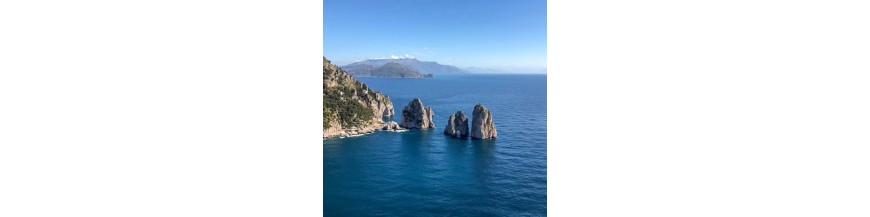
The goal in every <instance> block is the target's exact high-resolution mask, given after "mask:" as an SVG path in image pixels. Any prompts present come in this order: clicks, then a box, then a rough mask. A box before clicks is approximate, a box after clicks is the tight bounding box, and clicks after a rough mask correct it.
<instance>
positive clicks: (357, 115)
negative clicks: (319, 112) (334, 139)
mask: <svg viewBox="0 0 870 217" xmlns="http://www.w3.org/2000/svg"><path fill="white" fill-rule="evenodd" d="M392 113H393V108H392V102H390V99H389V97H387V96H384V95H383V94H381V93H378V92H377V91H373V90H371V89H369V88H368V86H366V85H365V84H363V83H361V82H359V81H357V80H356V79H354V78H353V77H351V75H350V74H348V73H347V72H345V71H344V70H341V69H340V68H338V67H337V66H335V65H332V64H331V63H330V62H329V60H327V59H326V58H323V129H324V130H326V129H328V128H330V127H333V126H332V123H334V122H336V121H337V122H338V123H339V124H340V125H341V128H343V129H347V128H351V127H363V126H366V125H368V124H371V123H372V121H373V120H375V119H377V118H380V117H381V116H382V115H392Z"/></svg>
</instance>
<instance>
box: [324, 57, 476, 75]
mask: <svg viewBox="0 0 870 217" xmlns="http://www.w3.org/2000/svg"><path fill="white" fill-rule="evenodd" d="M391 62H392V63H398V64H401V65H403V66H407V67H410V68H411V69H413V70H415V71H417V72H419V73H421V74H433V75H448V74H466V73H468V71H466V70H463V69H460V68H458V67H456V66H451V65H444V64H440V63H438V62H433V61H420V60H418V59H416V58H396V59H367V60H363V61H359V62H354V63H351V64H347V65H345V66H342V67H341V68H342V69H345V70H348V72H350V71H351V69H354V70H356V69H360V70H361V69H366V68H370V66H375V67H380V66H383V65H386V64H387V63H391ZM367 65H368V66H367Z"/></svg>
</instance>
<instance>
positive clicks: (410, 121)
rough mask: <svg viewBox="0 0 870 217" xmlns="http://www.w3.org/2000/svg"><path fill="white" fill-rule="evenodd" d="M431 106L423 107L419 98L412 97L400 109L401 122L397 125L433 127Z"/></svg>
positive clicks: (422, 127) (413, 127)
mask: <svg viewBox="0 0 870 217" xmlns="http://www.w3.org/2000/svg"><path fill="white" fill-rule="evenodd" d="M433 115H435V113H434V112H432V107H431V106H430V107H428V108H424V107H423V102H422V101H420V98H414V100H411V102H409V103H408V105H407V106H405V108H404V109H402V123H401V124H399V126H401V127H404V128H408V129H429V128H435V122H433V121H432V116H433Z"/></svg>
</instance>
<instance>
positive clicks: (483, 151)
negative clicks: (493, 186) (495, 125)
mask: <svg viewBox="0 0 870 217" xmlns="http://www.w3.org/2000/svg"><path fill="white" fill-rule="evenodd" d="M470 143H471V150H472V151H471V154H472V159H473V162H474V168H473V170H474V172H473V174H474V178H475V181H476V182H477V184H479V185H480V186H481V187H482V189H485V190H488V189H489V188H488V186H490V183H492V181H493V180H492V166H493V164H494V163H495V161H496V159H495V156H494V154H493V152H495V149H496V147H497V146H496V140H493V139H488V140H470Z"/></svg>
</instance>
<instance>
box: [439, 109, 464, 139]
mask: <svg viewBox="0 0 870 217" xmlns="http://www.w3.org/2000/svg"><path fill="white" fill-rule="evenodd" d="M444 134H447V135H450V136H453V137H456V138H465V137H468V118H467V117H465V114H463V113H462V111H457V112H456V114H452V115H450V118H449V119H447V127H444Z"/></svg>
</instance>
